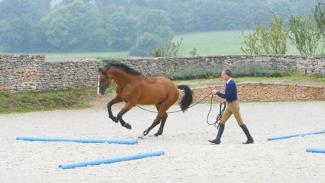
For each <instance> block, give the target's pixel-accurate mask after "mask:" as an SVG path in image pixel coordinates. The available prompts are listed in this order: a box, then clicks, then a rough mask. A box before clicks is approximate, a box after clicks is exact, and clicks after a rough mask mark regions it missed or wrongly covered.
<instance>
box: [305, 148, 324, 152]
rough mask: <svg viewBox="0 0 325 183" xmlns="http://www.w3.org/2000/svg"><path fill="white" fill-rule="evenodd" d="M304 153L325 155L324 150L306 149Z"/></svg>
mask: <svg viewBox="0 0 325 183" xmlns="http://www.w3.org/2000/svg"><path fill="white" fill-rule="evenodd" d="M306 152H311V153H325V149H319V148H308V149H306Z"/></svg>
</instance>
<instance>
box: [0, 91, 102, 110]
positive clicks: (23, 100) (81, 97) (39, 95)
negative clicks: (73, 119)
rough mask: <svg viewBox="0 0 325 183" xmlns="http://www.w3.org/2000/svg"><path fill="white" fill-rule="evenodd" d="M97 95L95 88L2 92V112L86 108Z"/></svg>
mask: <svg viewBox="0 0 325 183" xmlns="http://www.w3.org/2000/svg"><path fill="white" fill-rule="evenodd" d="M95 97H96V89H94V88H86V89H67V90H58V91H46V92H23V93H0V113H13V112H15V113H16V112H31V111H47V110H55V109H78V108H86V107H90V106H91V103H90V101H91V100H93V99H94V98H95Z"/></svg>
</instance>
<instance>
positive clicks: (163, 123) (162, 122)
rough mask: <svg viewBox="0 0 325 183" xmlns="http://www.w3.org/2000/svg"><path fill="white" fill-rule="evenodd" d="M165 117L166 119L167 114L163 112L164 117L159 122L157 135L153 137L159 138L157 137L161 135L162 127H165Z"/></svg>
mask: <svg viewBox="0 0 325 183" xmlns="http://www.w3.org/2000/svg"><path fill="white" fill-rule="evenodd" d="M167 117H168V114H167V112H165V114H164V116H163V117H162V120H161V123H160V126H159V130H158V132H157V133H155V136H159V135H162V134H163V131H164V126H165V123H166V120H167Z"/></svg>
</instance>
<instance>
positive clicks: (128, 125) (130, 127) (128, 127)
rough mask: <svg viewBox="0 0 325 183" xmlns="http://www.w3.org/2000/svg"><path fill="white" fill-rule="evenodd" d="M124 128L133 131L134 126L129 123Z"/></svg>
mask: <svg viewBox="0 0 325 183" xmlns="http://www.w3.org/2000/svg"><path fill="white" fill-rule="evenodd" d="M123 126H124V127H125V128H127V129H129V130H131V129H132V126H131V125H130V124H129V123H125V124H124V125H123Z"/></svg>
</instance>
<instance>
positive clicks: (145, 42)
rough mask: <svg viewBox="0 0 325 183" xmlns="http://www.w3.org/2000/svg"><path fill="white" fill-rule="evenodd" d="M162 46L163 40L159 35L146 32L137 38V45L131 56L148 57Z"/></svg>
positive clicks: (133, 48)
mask: <svg viewBox="0 0 325 183" xmlns="http://www.w3.org/2000/svg"><path fill="white" fill-rule="evenodd" d="M161 45H162V40H161V38H160V37H159V35H157V34H153V33H148V32H145V33H143V34H142V35H141V36H139V37H137V40H136V42H135V45H134V46H133V47H132V48H131V50H130V52H129V54H130V55H133V56H148V55H149V53H150V51H151V50H153V49H155V48H158V47H160V46H161Z"/></svg>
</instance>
